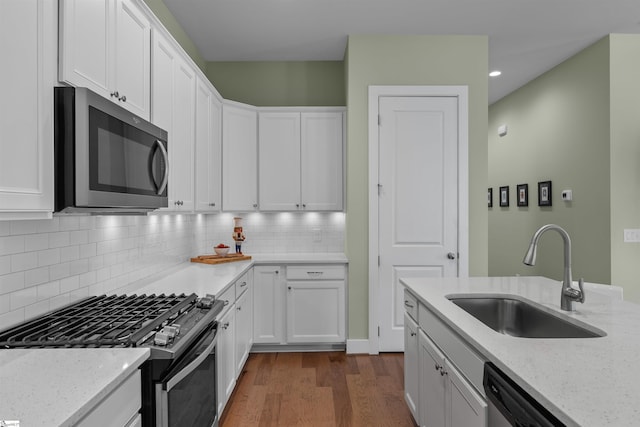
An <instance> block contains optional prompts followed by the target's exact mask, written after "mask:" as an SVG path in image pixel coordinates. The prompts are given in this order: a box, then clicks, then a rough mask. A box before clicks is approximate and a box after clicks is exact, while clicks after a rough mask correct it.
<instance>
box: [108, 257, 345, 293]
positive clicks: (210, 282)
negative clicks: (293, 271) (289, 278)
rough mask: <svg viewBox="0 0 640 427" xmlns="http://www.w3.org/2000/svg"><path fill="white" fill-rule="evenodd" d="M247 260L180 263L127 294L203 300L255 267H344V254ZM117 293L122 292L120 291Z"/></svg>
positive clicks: (128, 290) (222, 289)
mask: <svg viewBox="0 0 640 427" xmlns="http://www.w3.org/2000/svg"><path fill="white" fill-rule="evenodd" d="M250 255H251V259H250V260H247V261H234V262H227V263H222V264H201V263H194V262H186V263H183V264H180V265H179V266H178V267H177V268H175V269H173V270H172V271H170V272H167V273H164V274H163V277H161V278H158V279H155V280H152V281H147V282H145V283H143V284H138V285H132V286H129V287H128V288H127V289H126V293H127V294H132V293H135V294H138V295H141V294H162V293H164V294H171V293H185V294H191V293H195V294H196V295H198V296H200V297H203V296H205V295H207V294H209V295H213V296H214V297H217V296H218V295H220V294H221V293H222V292H224V291H225V290H226V289H227V288H228V287H229V286H231V284H233V283H234V282H235V281H236V280H238V279H239V278H240V277H241V276H242V275H243V274H244V273H246V272H247V271H248V270H249V269H250V268H251V267H253V266H254V265H270V264H346V263H347V257H346V256H345V255H344V254H343V253H295V254H293V253H292V254H287V253H285V254H250ZM118 293H123V292H122V290H119V291H118Z"/></svg>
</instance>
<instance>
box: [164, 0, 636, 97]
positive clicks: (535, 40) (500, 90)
mask: <svg viewBox="0 0 640 427" xmlns="http://www.w3.org/2000/svg"><path fill="white" fill-rule="evenodd" d="M164 2H165V4H166V5H167V7H168V8H169V10H170V11H171V13H172V14H173V15H174V16H175V18H176V19H177V20H178V22H179V23H180V25H182V27H183V28H184V30H185V31H186V32H187V34H188V35H189V37H190V38H191V40H193V42H194V43H195V45H196V46H197V48H198V49H199V51H200V53H201V55H202V56H203V57H204V59H205V60H207V61H313V60H342V59H343V58H344V52H345V47H346V43H347V36H348V35H352V34H467V35H488V36H489V68H490V69H491V70H493V69H499V70H502V76H500V77H498V78H491V79H490V81H489V103H493V102H495V101H496V100H498V99H500V98H502V97H503V96H505V95H507V94H508V93H510V92H512V91H513V90H515V89H517V88H519V87H520V86H522V85H523V84H525V83H527V82H528V81H530V80H532V79H533V78H535V77H537V76H538V75H540V74H542V73H543V72H545V71H547V70H549V69H550V68H552V67H553V66H555V65H557V64H558V63H560V62H562V61H563V60H564V59H566V58H569V57H570V56H572V55H573V54H575V53H577V52H578V51H580V50H582V49H583V48H585V47H587V46H589V45H590V44H592V43H594V42H595V41H597V40H598V39H600V38H602V37H604V36H605V35H607V34H610V33H640V0H164ZM639 54H640V53H639ZM487 71H489V70H487ZM639 78H640V76H639Z"/></svg>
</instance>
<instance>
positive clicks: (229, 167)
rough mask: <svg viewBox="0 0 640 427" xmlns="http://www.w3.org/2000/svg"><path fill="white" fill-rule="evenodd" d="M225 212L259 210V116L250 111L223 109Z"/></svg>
mask: <svg viewBox="0 0 640 427" xmlns="http://www.w3.org/2000/svg"><path fill="white" fill-rule="evenodd" d="M222 121H223V125H222V172H223V178H222V208H223V209H224V210H225V211H237V212H246V211H254V210H256V209H257V208H258V175H257V169H258V153H257V150H258V147H257V138H258V135H257V122H258V120H257V114H256V112H255V111H254V110H253V109H252V108H251V107H250V106H247V107H246V108H245V107H239V106H235V105H228V104H224V105H223V107H222Z"/></svg>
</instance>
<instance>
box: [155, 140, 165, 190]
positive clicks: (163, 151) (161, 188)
mask: <svg viewBox="0 0 640 427" xmlns="http://www.w3.org/2000/svg"><path fill="white" fill-rule="evenodd" d="M154 144H157V145H158V147H159V148H160V152H161V153H162V157H164V164H165V165H167V167H166V168H164V176H163V177H162V183H161V184H160V188H158V191H156V194H157V195H160V194H162V192H163V191H164V189H165V188H167V181H169V154H168V153H167V150H166V148H164V145H162V142H160V140H159V139H156V142H155V143H154Z"/></svg>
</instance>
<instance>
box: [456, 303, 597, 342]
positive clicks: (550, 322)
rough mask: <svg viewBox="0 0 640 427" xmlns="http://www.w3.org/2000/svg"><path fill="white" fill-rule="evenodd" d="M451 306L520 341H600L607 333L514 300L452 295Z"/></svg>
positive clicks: (536, 306) (530, 304)
mask: <svg viewBox="0 0 640 427" xmlns="http://www.w3.org/2000/svg"><path fill="white" fill-rule="evenodd" d="M447 299H449V300H450V301H451V302H452V303H454V304H455V305H457V306H458V307H460V308H462V309H463V310H464V311H466V312H467V313H469V314H471V315H472V316H473V317H475V318H476V319H478V320H480V321H481V322H482V323H484V324H485V325H487V326H488V327H490V328H491V329H493V330H494V331H496V332H499V333H501V334H505V335H511V336H514V337H521V338H597V337H603V336H605V335H606V333H605V332H604V331H601V330H599V329H597V328H594V327H592V326H589V325H587V324H585V323H582V322H580V321H578V320H575V319H569V318H565V317H564V316H562V315H561V314H556V313H553V312H551V311H547V310H546V309H544V308H543V307H541V306H538V305H537V304H535V303H532V302H529V301H525V300H522V299H516V298H514V297H511V296H504V297H502V296H495V295H481V294H478V295H473V296H470V295H449V296H447Z"/></svg>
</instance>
